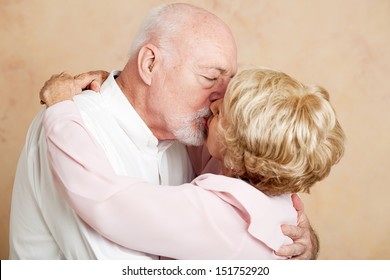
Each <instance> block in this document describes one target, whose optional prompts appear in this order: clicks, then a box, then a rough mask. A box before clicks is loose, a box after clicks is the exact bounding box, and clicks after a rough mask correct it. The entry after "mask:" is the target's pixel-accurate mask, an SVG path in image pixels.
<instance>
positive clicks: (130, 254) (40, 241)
mask: <svg viewBox="0 0 390 280" xmlns="http://www.w3.org/2000/svg"><path fill="white" fill-rule="evenodd" d="M117 73H118V72H113V73H111V75H110V76H109V78H108V79H107V80H106V81H105V83H104V84H103V85H102V87H101V91H100V94H97V93H94V92H91V91H86V92H84V93H83V94H81V95H78V96H76V97H75V102H76V104H77V106H78V108H79V110H80V111H81V114H82V118H83V121H84V122H85V124H86V126H87V128H88V129H89V130H90V131H91V132H92V134H93V135H94V136H95V137H96V139H97V141H99V143H100V144H101V145H102V147H103V149H104V151H105V153H106V155H107V157H108V159H109V161H110V164H111V165H112V167H113V169H114V171H115V172H116V173H117V174H118V175H126V176H130V177H134V178H140V179H144V180H145V181H147V182H149V183H153V184H165V185H180V184H183V183H186V182H189V181H191V180H192V179H193V177H194V174H193V169H192V166H191V163H190V161H189V158H188V154H187V151H186V148H185V146H183V145H182V144H180V143H178V142H160V143H159V141H158V140H157V139H156V138H155V137H154V135H153V134H152V132H151V131H150V130H149V128H148V127H147V126H146V124H145V123H144V122H143V121H142V119H141V118H140V117H139V115H138V114H137V113H136V111H135V110H134V109H133V108H132V106H131V105H130V103H129V102H128V100H127V99H126V97H125V96H124V94H123V93H122V91H121V90H120V88H119V87H118V85H117V84H116V82H115V78H114V75H116V74H117ZM43 114H44V110H42V111H41V112H40V113H39V114H38V115H37V116H36V118H35V119H34V121H33V122H32V124H31V126H30V128H29V131H28V135H27V139H26V144H25V146H24V148H23V150H22V153H21V156H20V159H19V163H18V167H17V172H16V176H15V182H14V189H13V194H12V205H11V220H10V259H156V258H157V256H153V255H149V254H145V253H142V252H137V251H133V250H129V249H125V248H124V247H121V246H119V245H116V244H114V243H112V242H110V241H109V240H107V239H105V238H103V237H102V236H100V235H99V234H97V233H96V232H95V231H94V230H92V229H91V228H90V227H89V226H87V225H86V224H85V223H84V222H82V221H81V220H80V219H79V218H78V216H77V215H76V214H75V213H74V211H73V210H72V209H71V208H70V207H69V206H68V205H67V203H66V202H65V201H64V199H63V198H62V197H61V195H60V194H59V193H58V191H57V188H56V187H55V186H54V183H53V178H52V173H51V171H50V168H49V165H48V157H47V144H46V140H45V134H44V130H43V127H42V118H43ZM140 214H142V213H140Z"/></svg>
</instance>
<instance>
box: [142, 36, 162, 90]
mask: <svg viewBox="0 0 390 280" xmlns="http://www.w3.org/2000/svg"><path fill="white" fill-rule="evenodd" d="M158 58H159V49H158V48H157V47H156V46H155V45H153V44H146V45H145V46H143V47H142V48H141V49H140V51H139V53H138V71H139V74H140V76H141V78H142V80H143V81H144V83H145V84H147V85H149V86H150V85H151V83H152V75H153V68H154V66H155V64H156V61H157V59H158Z"/></svg>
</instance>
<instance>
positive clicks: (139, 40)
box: [131, 3, 236, 56]
mask: <svg viewBox="0 0 390 280" xmlns="http://www.w3.org/2000/svg"><path fill="white" fill-rule="evenodd" d="M212 39H215V40H223V41H224V44H226V47H229V46H231V47H234V48H235V47H236V45H235V41H234V38H233V35H232V33H231V31H230V28H229V27H228V26H227V25H226V24H225V23H224V22H223V21H222V20H221V19H220V18H218V17H217V16H216V15H214V14H212V13H210V12H208V11H206V10H204V9H202V8H199V7H196V6H193V5H190V4H185V3H173V4H162V5H159V6H156V7H154V8H153V9H152V10H151V11H150V12H149V14H148V15H147V17H146V18H145V20H144V22H143V23H142V25H141V27H140V29H139V32H138V34H137V35H136V37H135V39H134V42H133V45H132V47H131V56H133V55H136V54H137V52H138V51H139V49H140V48H141V47H142V45H145V44H147V43H152V44H154V45H156V46H158V47H159V48H160V49H161V50H162V51H165V52H167V53H168V54H169V53H171V52H172V51H173V50H174V49H176V50H177V46H178V45H177V44H178V43H179V44H180V45H181V43H182V42H185V43H186V44H187V45H188V44H193V43H196V42H197V41H199V40H212Z"/></svg>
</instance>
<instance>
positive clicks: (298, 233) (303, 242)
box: [275, 194, 319, 260]
mask: <svg viewBox="0 0 390 280" xmlns="http://www.w3.org/2000/svg"><path fill="white" fill-rule="evenodd" d="M291 199H292V201H293V205H294V208H295V210H297V212H298V223H297V226H291V225H282V231H283V233H284V234H285V235H287V236H288V237H290V238H291V239H292V240H293V241H294V243H293V244H291V245H285V246H282V247H280V249H279V250H278V251H277V252H275V253H276V255H278V256H285V257H291V258H290V259H291V260H315V259H317V255H318V251H319V241H318V237H317V235H316V233H315V232H314V230H313V228H312V227H311V225H310V222H309V219H308V218H307V216H306V214H305V213H304V211H303V202H302V200H301V199H300V198H299V196H298V195H296V194H293V195H292V197H291Z"/></svg>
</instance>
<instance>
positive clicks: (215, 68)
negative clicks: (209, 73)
mask: <svg viewBox="0 0 390 280" xmlns="http://www.w3.org/2000/svg"><path fill="white" fill-rule="evenodd" d="M201 68H203V69H212V70H218V71H219V72H220V73H221V74H226V73H227V72H228V71H227V70H226V69H225V68H222V67H219V66H201ZM234 75H235V74H232V75H231V76H230V77H231V78H233V76H234Z"/></svg>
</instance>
